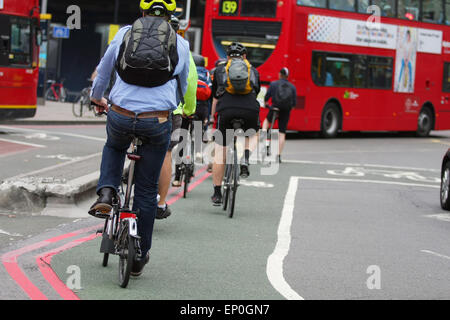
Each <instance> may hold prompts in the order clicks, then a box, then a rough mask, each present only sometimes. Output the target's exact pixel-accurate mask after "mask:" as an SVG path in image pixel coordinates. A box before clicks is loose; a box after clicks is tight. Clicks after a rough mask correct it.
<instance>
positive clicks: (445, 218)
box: [424, 213, 450, 222]
mask: <svg viewBox="0 0 450 320" xmlns="http://www.w3.org/2000/svg"><path fill="white" fill-rule="evenodd" d="M424 217H425V218H431V219H436V220H439V221H445V222H450V214H448V213H441V214H430V215H426V216H424Z"/></svg>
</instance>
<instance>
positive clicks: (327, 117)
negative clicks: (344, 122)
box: [320, 103, 341, 138]
mask: <svg viewBox="0 0 450 320" xmlns="http://www.w3.org/2000/svg"><path fill="white" fill-rule="evenodd" d="M340 124H341V113H340V112H339V108H338V106H337V105H336V104H335V103H328V104H327V105H326V106H325V108H324V109H323V113H322V123H321V126H320V128H321V129H320V131H321V133H322V136H323V137H324V138H334V137H336V135H337V133H338V131H339V127H340Z"/></svg>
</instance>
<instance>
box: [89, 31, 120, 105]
mask: <svg viewBox="0 0 450 320" xmlns="http://www.w3.org/2000/svg"><path fill="white" fill-rule="evenodd" d="M127 30H128V29H127V28H122V29H121V30H120V31H119V32H118V33H117V34H116V36H115V37H114V39H113V41H112V42H111V44H110V45H109V47H108V49H107V50H106V53H105V55H104V56H103V58H102V60H101V61H100V64H99V65H98V66H97V69H96V71H97V76H96V77H95V80H94V83H93V84H92V91H91V97H92V98H94V99H96V100H101V98H102V97H103V94H104V93H105V91H106V89H107V88H108V85H109V80H110V78H111V73H112V71H113V69H114V65H115V63H116V59H117V55H118V50H117V49H118V48H119V47H120V44H121V43H122V39H123V36H124V34H125V32H126V31H127Z"/></svg>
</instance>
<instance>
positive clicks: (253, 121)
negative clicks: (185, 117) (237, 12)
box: [211, 43, 261, 206]
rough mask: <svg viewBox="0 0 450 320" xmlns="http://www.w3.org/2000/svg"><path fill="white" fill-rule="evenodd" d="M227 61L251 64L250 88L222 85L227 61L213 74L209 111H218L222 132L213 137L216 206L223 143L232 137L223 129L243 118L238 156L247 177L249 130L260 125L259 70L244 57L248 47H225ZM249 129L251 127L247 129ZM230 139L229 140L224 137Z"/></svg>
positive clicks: (225, 144)
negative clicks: (243, 90) (238, 90)
mask: <svg viewBox="0 0 450 320" xmlns="http://www.w3.org/2000/svg"><path fill="white" fill-rule="evenodd" d="M227 56H228V62H230V61H231V60H232V59H242V60H243V61H245V62H246V63H248V65H249V66H250V74H251V77H250V86H251V91H250V90H249V91H250V92H249V93H247V94H232V93H230V92H229V91H227V90H226V89H225V87H227V84H228V85H229V82H230V81H228V82H227V71H226V70H227V69H226V68H227V64H221V65H219V66H218V67H217V68H216V70H215V72H214V76H213V90H212V91H213V97H214V99H213V106H212V112H211V113H212V115H215V113H216V112H217V113H218V127H217V129H218V131H219V132H220V133H221V134H222V137H221V139H217V138H216V140H215V141H216V148H215V158H214V164H213V183H214V195H213V196H212V197H211V200H212V202H213V204H214V205H215V206H220V205H221V204H222V192H221V186H222V180H223V176H224V172H225V157H226V146H227V145H229V144H231V143H232V139H226V130H227V129H233V126H232V124H231V121H232V120H233V119H243V120H244V121H245V123H244V125H243V128H242V129H243V130H244V132H246V133H247V134H246V139H245V152H244V157H243V159H242V160H241V166H240V169H241V173H240V175H241V177H242V178H247V177H248V176H249V175H250V172H249V168H248V166H249V158H250V149H251V148H250V141H249V137H248V133H251V132H254V133H255V134H256V133H257V132H258V131H259V129H260V122H259V109H260V105H259V102H258V100H257V99H256V97H257V96H258V93H259V91H260V89H261V83H260V79H259V73H258V71H257V70H256V69H255V68H254V67H252V66H251V65H250V63H249V62H248V61H247V60H246V58H247V49H246V48H245V47H244V46H243V45H242V44H240V43H232V44H231V45H230V46H229V47H228V50H227ZM249 130H251V131H249ZM227 140H231V141H227Z"/></svg>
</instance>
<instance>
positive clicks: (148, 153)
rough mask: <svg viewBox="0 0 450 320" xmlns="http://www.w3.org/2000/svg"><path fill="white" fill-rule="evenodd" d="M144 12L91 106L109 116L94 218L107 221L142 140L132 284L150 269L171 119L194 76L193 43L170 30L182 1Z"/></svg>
mask: <svg viewBox="0 0 450 320" xmlns="http://www.w3.org/2000/svg"><path fill="white" fill-rule="evenodd" d="M140 9H141V11H142V17H141V18H139V19H138V20H137V21H136V22H135V23H134V24H133V26H127V27H124V28H122V29H120V30H119V32H118V33H117V34H116V36H115V38H114V39H113V41H112V42H111V44H110V46H109V47H108V49H107V51H106V53H105V55H104V57H103V58H102V60H101V62H100V64H99V65H98V67H97V73H98V75H97V77H96V78H95V81H94V84H93V87H92V93H91V100H92V101H93V102H94V103H96V104H97V105H98V106H99V107H97V111H108V118H107V124H106V132H107V141H106V144H105V146H104V149H103V155H102V162H101V167H100V179H99V182H98V186H97V194H98V196H99V198H98V199H97V201H96V202H95V203H94V204H93V205H92V207H91V208H90V210H89V213H90V214H91V215H93V216H96V217H108V215H109V214H110V212H111V209H112V204H113V199H114V198H115V197H116V196H117V192H118V187H119V185H120V182H121V177H122V173H123V166H124V162H125V156H126V153H127V150H128V148H129V146H130V143H131V141H132V135H136V136H139V137H140V138H141V139H142V140H143V144H142V146H140V148H139V152H140V154H139V155H140V156H141V157H142V160H140V161H139V162H138V163H137V165H136V170H135V186H134V201H133V210H138V209H139V217H138V234H139V236H140V239H141V240H140V247H141V248H140V249H141V252H142V255H141V256H139V257H137V259H136V260H135V261H134V264H133V266H132V270H131V275H133V276H139V275H141V274H142V271H143V268H144V266H145V264H146V263H148V261H149V251H150V248H151V244H152V233H153V225H154V220H155V216H156V208H157V195H158V179H159V176H160V172H161V167H162V164H163V161H164V158H165V155H166V153H167V150H168V147H169V143H170V134H171V126H172V121H171V113H172V111H173V110H175V109H176V108H177V106H178V104H179V103H180V101H181V100H182V99H183V96H184V94H185V92H186V88H187V77H188V73H189V43H188V42H187V41H186V40H184V39H183V38H182V37H180V36H179V35H177V34H176V32H175V31H174V30H173V29H172V27H171V26H170V24H169V22H168V21H169V18H170V16H171V14H172V13H174V12H175V10H176V2H175V0H152V1H146V0H141V2H140ZM161 35H164V37H161ZM149 43H151V44H152V45H151V46H149ZM149 48H151V49H152V50H150V49H149ZM144 62H146V63H144ZM156 65H158V68H156ZM114 68H116V71H117V72H116V75H117V78H116V81H115V83H114V86H113V88H112V90H111V93H110V95H109V100H110V101H111V102H112V104H111V107H110V108H109V106H108V102H107V100H106V99H105V98H103V93H104V91H105V90H106V88H107V86H108V83H109V80H110V75H111V72H112V71H113V69H114Z"/></svg>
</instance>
